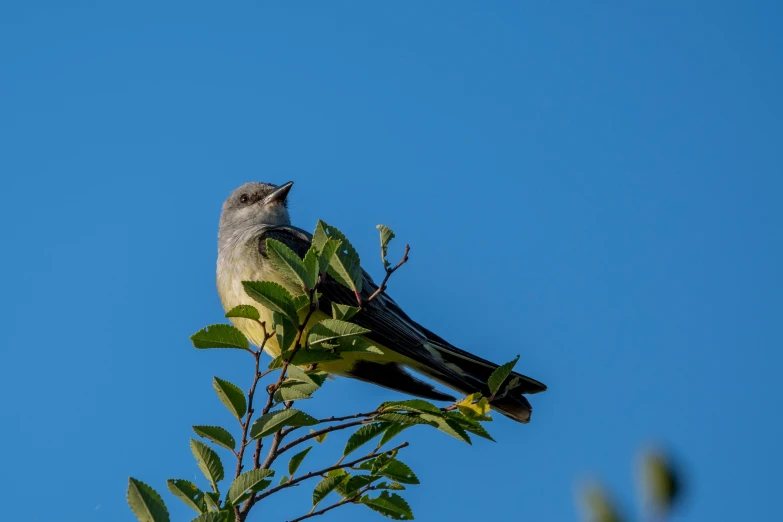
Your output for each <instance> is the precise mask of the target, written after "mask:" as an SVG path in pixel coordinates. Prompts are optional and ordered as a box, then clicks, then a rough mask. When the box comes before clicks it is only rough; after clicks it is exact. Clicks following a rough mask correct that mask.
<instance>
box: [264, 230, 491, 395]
mask: <svg viewBox="0 0 783 522" xmlns="http://www.w3.org/2000/svg"><path fill="white" fill-rule="evenodd" d="M269 238H271V239H276V240H278V241H280V242H282V243H284V244H285V245H287V246H288V247H289V248H291V250H293V251H294V252H296V253H297V254H298V255H299V256H301V257H304V255H305V253H306V252H307V250H308V249H309V248H310V244H311V241H312V236H311V235H310V234H309V233H308V232H306V231H304V230H302V229H299V228H297V227H293V226H269V227H265V228H264V230H263V232H262V233H261V235H260V237H259V245H258V247H259V251H260V252H261V254H262V255H264V256H265V255H266V239H269ZM362 272H363V281H362V291H361V293H360V295H361V297H362V300H363V301H364V302H365V303H366V301H367V299H369V298H370V296H371V295H372V294H373V293H374V292H375V291H376V290H377V289H378V285H376V284H375V282H374V281H373V280H372V277H371V276H370V275H369V274H368V273H367V272H366V271H362ZM318 289H319V291H320V292H321V293H322V296H321V298H320V300H319V302H320V310H321V311H322V312H324V313H326V314H329V315H331V313H332V303H337V304H343V305H349V306H356V304H357V303H356V296H355V295H354V293H353V292H352V291H350V290H349V289H348V288H346V287H344V286H343V285H341V284H340V283H338V282H337V281H335V280H334V279H333V278H332V277H329V276H327V278H326V280H325V281H324V282H323V283H322V284H321V285H320V286H319V287H318ZM351 321H352V322H354V323H356V324H358V325H359V326H362V327H364V328H367V329H368V330H370V333H368V334H366V337H367V338H368V339H370V340H372V341H373V342H376V343H378V344H379V345H381V346H383V347H386V348H388V349H390V350H393V351H395V352H397V353H399V354H400V355H403V356H405V357H407V358H409V359H412V360H413V361H415V362H417V363H419V364H420V365H422V366H423V367H424V368H426V369H427V370H428V371H427V373H428V374H430V375H432V376H439V377H440V378H441V379H442V380H444V381H445V382H447V383H448V384H449V385H451V386H454V387H456V388H459V389H463V390H481V389H483V388H484V387H486V383H485V382H483V381H481V380H480V379H477V378H475V377H474V376H472V375H470V374H468V373H467V372H464V371H461V370H460V369H459V368H458V367H456V365H453V364H448V362H447V361H445V360H444V359H443V357H442V356H441V355H440V352H439V350H437V349H433V347H432V346H431V345H430V343H429V339H428V333H429V332H428V331H427V330H426V329H425V328H423V327H422V326H421V325H419V324H418V323H416V322H415V321H414V320H412V319H411V318H410V317H408V315H407V314H406V313H405V312H404V311H403V310H402V309H401V308H400V306H399V305H398V304H397V303H396V302H394V300H393V299H392V298H391V297H389V296H388V295H387V294H386V293H382V294H380V295H379V296H378V297H376V298H375V299H373V300H372V301H371V302H369V303H366V304H364V305H363V308H362V310H361V311H360V312H359V313H358V314H356V315H355V316H354V317H353V318H352V319H351ZM435 337H436V342H438V344H440V342H439V341H442V339H440V338H439V337H437V336H435ZM442 342H443V343H444V344H446V345H448V346H449V347H450V348H453V349H454V350H458V349H457V348H455V347H452V346H451V345H449V344H448V343H445V341H442ZM459 351H460V352H461V353H464V354H465V355H467V356H471V357H473V358H476V357H475V356H472V355H471V354H468V353H467V352H462V350H459ZM478 359H479V360H482V361H483V359H480V358H478ZM487 362H488V361H487ZM488 364H492V363H488ZM492 366H493V367H497V366H496V365H492ZM433 374H434V375H433Z"/></svg>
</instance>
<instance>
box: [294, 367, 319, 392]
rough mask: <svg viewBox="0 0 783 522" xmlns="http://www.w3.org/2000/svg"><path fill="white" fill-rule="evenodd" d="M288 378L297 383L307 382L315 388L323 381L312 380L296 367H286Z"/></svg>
mask: <svg viewBox="0 0 783 522" xmlns="http://www.w3.org/2000/svg"><path fill="white" fill-rule="evenodd" d="M288 378H289V379H294V380H297V381H303V382H309V383H310V384H314V385H315V386H317V387H318V386H321V384H323V381H321V380H320V379H314V378H313V377H311V376H310V375H308V374H307V373H306V372H305V371H304V370H302V369H301V368H299V367H298V366H289V367H288Z"/></svg>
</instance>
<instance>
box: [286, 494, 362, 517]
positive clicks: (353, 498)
mask: <svg viewBox="0 0 783 522" xmlns="http://www.w3.org/2000/svg"><path fill="white" fill-rule="evenodd" d="M372 489H375V488H373V487H372V486H367V487H365V488H362V489H361V490H360V491H359V492H358V493H356V494H355V495H353V496H351V497H346V498H344V499H342V500H341V501H340V502H335V503H334V504H332V505H331V506H329V507H325V508H323V509H321V510H318V511H311V512H309V513H308V514H306V515H303V516H301V517H299V518H295V519H293V520H290V521H289V522H300V521H302V520H305V519H307V518H311V517H317V516H320V515H323V514H324V513H326V512H327V511H331V510H333V509H336V508H338V507H340V506H344V505H346V504H351V503H353V502H356V500H357V499H359V497H361V496H362V495H364V494H365V493H367V492H368V491H370V490H372Z"/></svg>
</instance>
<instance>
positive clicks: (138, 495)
mask: <svg viewBox="0 0 783 522" xmlns="http://www.w3.org/2000/svg"><path fill="white" fill-rule="evenodd" d="M126 496H127V499H128V505H129V506H130V508H131V510H132V511H133V514H134V515H136V518H138V519H139V520H140V522H169V512H168V510H167V509H166V504H164V503H163V499H162V498H161V496H160V495H159V494H158V492H157V491H155V490H154V489H152V488H151V487H150V486H148V485H147V484H145V483H144V482H141V481H139V480H136V479H135V478H132V477H131V478H129V479H128V492H127V495H126Z"/></svg>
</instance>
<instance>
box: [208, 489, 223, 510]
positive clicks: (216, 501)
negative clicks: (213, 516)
mask: <svg viewBox="0 0 783 522" xmlns="http://www.w3.org/2000/svg"><path fill="white" fill-rule="evenodd" d="M204 502H206V504H207V509H208V510H211V511H217V510H219V509H220V494H219V493H216V492H214V491H205V492H204Z"/></svg>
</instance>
